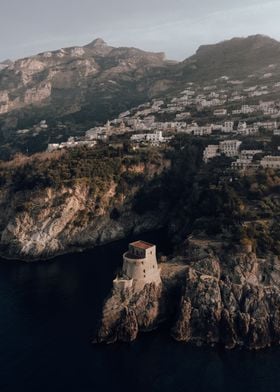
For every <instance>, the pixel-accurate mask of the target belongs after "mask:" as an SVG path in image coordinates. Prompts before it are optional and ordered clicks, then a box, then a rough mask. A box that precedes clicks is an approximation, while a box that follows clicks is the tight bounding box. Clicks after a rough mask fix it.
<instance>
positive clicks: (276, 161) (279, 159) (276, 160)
mask: <svg viewBox="0 0 280 392" xmlns="http://www.w3.org/2000/svg"><path fill="white" fill-rule="evenodd" d="M261 166H262V167H263V168H269V169H280V156H272V155H267V156H265V157H263V159H262V160H261Z"/></svg>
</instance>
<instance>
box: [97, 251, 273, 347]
mask: <svg viewBox="0 0 280 392" xmlns="http://www.w3.org/2000/svg"><path fill="white" fill-rule="evenodd" d="M207 253H208V256H207V257H206V254H205V252H203V253H201V256H202V257H203V258H202V259H198V258H197V253H196V257H195V259H194V260H189V261H188V265H184V264H183V260H185V259H181V261H180V258H179V257H177V258H176V259H174V261H172V260H171V261H170V262H166V263H162V264H161V279H162V282H163V283H162V287H161V288H160V289H157V288H155V287H153V286H152V285H151V286H148V285H147V286H145V289H144V290H143V291H142V292H141V293H138V295H137V294H135V293H133V290H132V291H130V292H129V293H126V295H125V300H124V297H122V296H120V293H113V294H112V296H111V298H110V299H109V301H114V302H116V303H117V304H118V305H117V306H118V307H119V308H121V307H122V306H125V311H124V312H122V313H119V316H118V321H117V322H116V319H115V318H112V319H111V320H108V319H106V320H105V321H106V323H109V325H110V327H109V328H108V330H109V331H110V333H109V334H108V338H106V337H105V341H110V336H112V335H114V336H115V340H122V341H131V340H133V339H136V337H137V332H138V331H140V330H149V329H150V327H151V326H152V327H153V328H154V327H156V326H158V325H159V324H160V323H162V322H164V321H168V323H169V324H173V326H172V328H171V335H172V336H173V338H174V339H176V340H177V341H181V342H190V343H194V344H197V345H201V344H208V345H214V344H221V345H223V346H224V347H226V348H227V349H232V348H234V347H237V346H245V347H247V348H249V349H262V348H265V347H269V346H270V345H272V344H279V342H280V310H279V309H280V306H279V305H280V290H279V286H278V287H277V286H275V285H274V286H264V285H263V284H262V282H260V281H259V271H260V270H261V269H262V261H261V260H258V259H257V257H256V255H255V254H252V253H251V254H250V256H248V255H247V254H246V253H244V254H241V253H240V250H239V251H238V253H236V254H234V252H230V253H228V254H227V255H226V254H221V257H220V258H219V257H218V256H217V255H216V256H214V255H213V254H212V256H209V254H210V253H209V252H207ZM268 259H269V260H271V265H270V268H272V269H273V268H274V267H273V266H275V265H277V263H275V260H274V259H273V258H268ZM273 260H274V261H273ZM237 262H239V263H240V269H239V270H238V271H237V270H236V269H229V266H232V265H236V263H237ZM266 268H268V266H267V265H266ZM248 270H249V271H250V274H247V272H246V271H248ZM225 271H227V275H226V276H225ZM241 275H242V279H240V277H241ZM182 276H184V279H182ZM222 276H223V279H222V278H221V277H222ZM235 282H238V283H235ZM172 283H173V284H172ZM175 288H176V290H174V289H175ZM176 292H178V293H179V295H174V293H176ZM180 293H181V294H180ZM171 309H173V312H172V310H171ZM174 310H175V312H174ZM106 323H105V324H106ZM101 324H104V322H103V323H101ZM136 324H137V326H136ZM119 325H121V331H122V333H121V334H119V332H118V331H119ZM100 331H102V327H101V329H100ZM99 333H100V332H99ZM103 338H104V336H103ZM103 341H104V340H103Z"/></svg>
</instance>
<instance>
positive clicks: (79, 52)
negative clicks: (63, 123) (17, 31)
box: [0, 38, 171, 128]
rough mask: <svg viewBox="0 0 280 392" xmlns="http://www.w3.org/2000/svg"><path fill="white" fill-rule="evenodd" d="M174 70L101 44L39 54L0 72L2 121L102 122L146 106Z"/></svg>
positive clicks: (154, 58) (160, 57)
mask: <svg viewBox="0 0 280 392" xmlns="http://www.w3.org/2000/svg"><path fill="white" fill-rule="evenodd" d="M170 66H171V65H170V63H169V62H168V61H166V60H165V58H164V54H163V53H149V52H144V51H142V50H139V49H135V48H113V47H111V46H108V45H107V44H106V43H105V42H104V41H103V40H102V39H100V38H98V39H96V40H94V41H93V42H91V43H90V44H88V45H85V46H83V47H71V48H64V49H60V50H56V51H53V52H44V53H40V54H38V55H35V56H32V57H29V58H24V59H20V60H17V61H15V62H14V63H12V64H9V65H8V66H5V67H4V68H3V69H2V71H1V72H0V115H1V117H2V118H3V119H4V120H5V122H4V123H3V124H4V127H5V125H6V128H9V127H18V126H25V125H26V124H24V121H25V122H27V123H28V121H30V122H31V123H33V124H34V121H36V119H38V120H40V119H42V117H43V118H61V117H64V116H67V115H70V114H77V113H78V114H79V115H78V116H77V117H79V118H78V120H77V121H81V119H82V121H83V120H84V119H85V117H87V118H89V119H91V120H92V119H94V120H97V121H103V120H106V119H107V117H108V116H110V115H113V114H115V113H119V112H120V111H122V110H124V109H126V108H128V107H130V106H131V105H132V104H134V103H140V102H142V101H143V100H146V99H147V98H148V96H149V93H150V91H151V90H152V89H153V88H154V89H155V90H156V89H157V88H156V87H155V82H157V80H158V79H160V80H161V79H164V74H165V73H166V71H167V70H168V69H169V68H170ZM15 119H16V121H15ZM3 124H2V125H3Z"/></svg>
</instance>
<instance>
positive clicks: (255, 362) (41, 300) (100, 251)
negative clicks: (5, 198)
mask: <svg viewBox="0 0 280 392" xmlns="http://www.w3.org/2000/svg"><path fill="white" fill-rule="evenodd" d="M141 239H143V240H146V241H150V242H153V243H155V244H157V246H158V250H159V251H161V252H162V253H163V254H166V253H167V252H168V250H169V249H170V247H169V244H168V239H167V237H166V236H165V234H164V233H162V232H156V233H149V234H146V235H143V236H142V237H141ZM127 244H128V239H126V240H123V241H118V242H115V243H112V244H109V245H105V246H101V247H97V248H95V249H93V250H87V251H84V252H82V253H81V252H79V253H74V254H68V255H63V256H60V257H57V258H55V259H52V260H49V261H40V262H32V263H24V262H19V261H5V260H1V262H0V392H64V391H67V392H70V391H75V392H107V391H112V392H118V391H120V392H126V391H129V392H138V391H139V392H140V391H141V392H142V391H143V392H149V391H156V392H167V391H168V392H212V391H213V392H220V391H226V392H231V391H232V392H233V391H234V392H236V391H237V392H242V391H246V392H250V391H252V392H253V391H254V392H258V391H262V392H278V391H280V348H278V347H274V348H271V349H267V350H262V351H259V352H251V351H247V350H241V349H238V350H232V351H227V350H224V349H222V348H218V347H199V348H198V347H194V346H192V345H189V344H183V343H178V342H176V341H174V340H172V338H171V337H170V335H169V327H167V326H164V325H163V326H162V327H161V328H160V329H158V330H156V331H152V332H147V333H142V334H140V336H139V338H138V339H137V340H136V341H135V342H133V343H130V344H124V343H117V344H111V345H106V344H104V345H96V344H92V339H93V338H94V336H95V331H96V328H97V325H98V321H99V319H100V315H101V309H102V304H103V302H104V300H105V298H106V296H108V294H109V293H110V289H111V286H112V279H113V278H114V275H115V273H116V270H117V269H118V268H119V267H120V266H121V264H122V253H123V252H124V251H125V250H126V248H127Z"/></svg>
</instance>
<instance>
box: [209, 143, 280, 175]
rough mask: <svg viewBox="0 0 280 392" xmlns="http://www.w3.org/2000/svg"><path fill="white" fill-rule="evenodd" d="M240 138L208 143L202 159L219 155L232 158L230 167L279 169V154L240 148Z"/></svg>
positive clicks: (240, 169)
mask: <svg viewBox="0 0 280 392" xmlns="http://www.w3.org/2000/svg"><path fill="white" fill-rule="evenodd" d="M241 145H242V142H241V141H240V140H223V141H220V142H219V144H209V145H208V146H207V147H206V148H205V150H204V152H203V160H204V162H205V163H208V162H209V161H210V160H211V159H213V158H215V157H219V156H222V155H224V156H226V157H228V158H233V159H234V160H233V162H232V163H231V167H232V168H233V169H236V170H239V171H243V170H247V169H258V168H260V167H262V168H265V169H268V168H269V169H280V155H266V154H265V152H264V151H263V150H241Z"/></svg>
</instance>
